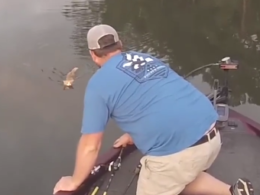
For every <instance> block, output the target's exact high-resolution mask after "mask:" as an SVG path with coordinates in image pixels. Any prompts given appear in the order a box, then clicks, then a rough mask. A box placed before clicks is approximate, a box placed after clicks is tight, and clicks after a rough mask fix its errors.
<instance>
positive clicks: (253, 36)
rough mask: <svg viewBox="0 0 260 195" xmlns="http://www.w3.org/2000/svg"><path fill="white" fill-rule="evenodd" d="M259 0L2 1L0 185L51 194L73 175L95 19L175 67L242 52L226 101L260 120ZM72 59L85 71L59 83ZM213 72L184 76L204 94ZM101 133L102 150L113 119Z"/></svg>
mask: <svg viewBox="0 0 260 195" xmlns="http://www.w3.org/2000/svg"><path fill="white" fill-rule="evenodd" d="M259 7H260V2H259V1H258V0H250V1H249V0H240V1H237V0H230V1H228V2H227V1H225V0H212V1H207V0H200V1H199V0H193V1H192V0H189V1H188V0H181V1H179V0H178V1H177V0H174V1H166V0H164V1H163V0H158V1H148V0H142V1H140V0H139V1H138V0H131V1H122V0H108V1H69V0H55V1H52V0H38V1H34V0H21V1H16V0H8V1H7V0H0V24H1V28H0V51H1V52H0V94H1V96H0V110H1V112H0V127H1V130H0V156H1V160H0V168H1V175H0V178H1V183H0V189H1V192H2V193H4V194H6V195H9V194H10V195H13V194H16V193H19V194H29V195H31V194H38V195H43V194H51V192H52V188H53V186H54V184H55V183H56V181H57V180H58V179H59V177H60V176H62V175H71V174H72V170H73V165H74V157H75V149H76V144H77V140H78V138H79V136H80V127H81V117H82V105H83V95H84V91H85V86H86V83H87V81H88V79H89V78H90V76H91V75H92V74H93V72H94V71H95V70H96V67H95V65H94V64H93V63H92V62H91V60H90V58H89V56H88V51H87V48H86V40H85V36H86V32H87V30H88V29H89V28H90V27H91V26H93V25H95V24H98V23H107V24H110V25H113V26H114V27H115V28H116V29H117V30H118V31H119V32H120V35H121V37H122V40H123V42H124V46H125V47H126V49H134V50H138V51H142V52H149V53H152V54H153V55H155V56H157V57H159V58H161V59H163V60H164V61H166V62H168V63H169V64H170V65H171V66H172V68H173V69H174V70H176V71H177V72H178V73H180V74H186V73H188V72H189V71H191V70H192V69H194V68H196V67H199V66H201V65H204V64H207V63H212V62H216V61H218V60H219V59H221V58H222V57H225V56H232V57H234V58H236V59H238V60H240V62H241V66H240V70H238V71H235V72H232V73H231V85H232V89H233V92H232V99H231V102H232V105H233V106H234V107H235V109H237V110H239V111H240V112H242V113H244V114H246V115H248V116H249V117H251V118H253V119H255V120H257V119H258V121H259V117H257V116H259V115H260V106H259V105H260V92H259V73H260V71H259V70H260V42H259V39H260V38H259V36H260V22H259V20H260V15H259V14H260V12H259V9H258V8H259ZM74 66H78V67H79V68H80V71H81V72H80V73H81V74H85V76H84V77H82V78H81V79H80V80H78V81H76V84H75V89H74V90H68V91H63V90H62V86H60V85H59V84H58V83H57V82H55V81H56V80H58V79H59V78H58V76H57V74H56V73H55V74H54V73H52V70H53V68H55V69H57V71H56V72H59V71H62V72H66V71H68V70H70V69H71V68H72V67H74ZM41 69H43V72H42V71H41ZM48 77H51V78H52V80H54V81H50V80H49V79H48ZM214 78H223V73H222V72H221V71H220V70H218V69H217V68H214V69H210V70H205V71H202V72H198V73H197V74H196V75H194V77H192V78H190V81H191V82H192V83H194V85H195V86H197V87H198V88H199V89H201V90H202V91H203V92H205V93H206V92H209V91H210V89H211V84H212V83H213V79H214ZM259 122H260V121H259ZM107 132H110V133H109V135H106V136H105V137H106V139H105V141H104V144H103V149H102V151H105V150H107V149H108V148H109V147H110V145H111V144H112V142H113V140H114V139H115V138H116V137H117V136H118V135H119V134H120V131H119V130H118V128H116V127H115V125H114V124H113V122H111V123H110V124H109V125H108V131H107Z"/></svg>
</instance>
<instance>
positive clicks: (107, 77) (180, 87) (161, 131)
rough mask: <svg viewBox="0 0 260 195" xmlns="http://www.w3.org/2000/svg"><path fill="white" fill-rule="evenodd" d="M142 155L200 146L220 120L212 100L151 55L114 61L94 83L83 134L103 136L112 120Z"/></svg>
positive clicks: (134, 54)
mask: <svg viewBox="0 0 260 195" xmlns="http://www.w3.org/2000/svg"><path fill="white" fill-rule="evenodd" d="M110 117H111V118H113V119H114V120H115V121H116V123H117V124H118V125H119V127H120V128H121V129H122V130H123V131H124V132H126V133H129V134H130V135H131V136H132V138H133V140H134V143H135V145H136V146H137V148H138V149H139V150H140V151H141V152H142V153H143V154H148V155H153V156H163V155H169V154H173V153H176V152H179V151H181V150H183V149H185V148H188V147H189V146H191V145H192V144H194V143H195V142H196V141H198V140H199V139H200V138H201V137H202V136H203V135H204V134H205V132H206V131H207V130H208V129H209V128H210V126H211V125H212V124H213V123H214V122H215V121H216V120H217V118H218V115H217V113H216V111H215V110H214V107H213V106H212V104H211V102H210V101H209V100H208V98H207V97H206V96H205V95H204V94H202V93H201V92H200V91H199V90H197V89H196V88H195V87H194V86H192V84H190V83H189V82H188V81H186V80H185V79H183V78H182V77H180V76H179V75H178V74H177V73H175V72H174V71H173V70H171V69H170V67H169V66H168V65H167V64H165V63H163V62H162V61H160V60H159V59H157V58H155V57H152V56H150V55H148V54H143V53H138V52H126V53H120V54H118V55H115V56H113V57H112V58H111V59H109V61H107V62H106V64H104V65H103V66H102V67H101V68H100V69H99V70H98V71H97V72H96V73H95V74H94V75H93V76H92V78H91V79H90V80H89V82H88V86H87V89H86V92H85V99H84V114H83V125H82V130H81V132H82V133H83V134H91V133H97V132H102V131H104V129H105V126H106V124H107V122H108V120H109V118H110Z"/></svg>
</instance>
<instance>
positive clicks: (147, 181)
mask: <svg viewBox="0 0 260 195" xmlns="http://www.w3.org/2000/svg"><path fill="white" fill-rule="evenodd" d="M213 130H215V131H216V129H215V128H214V129H213ZM220 148H221V138H220V134H219V132H218V133H217V135H216V136H215V137H214V138H213V139H212V140H210V141H209V142H206V143H204V144H201V145H197V146H194V147H190V148H187V149H185V150H183V151H181V152H178V153H175V154H171V155H167V156H144V157H143V158H142V159H141V164H142V169H141V171H140V175H139V180H138V185H137V195H178V194H180V193H181V192H182V191H183V190H184V188H185V186H186V185H187V184H189V183H191V182H192V181H193V180H195V179H196V177H197V176H198V175H199V174H200V173H201V172H203V171H205V170H207V169H208V168H209V167H210V166H211V165H212V163H213V162H214V160H215V159H216V157H217V156H218V154H219V151H220Z"/></svg>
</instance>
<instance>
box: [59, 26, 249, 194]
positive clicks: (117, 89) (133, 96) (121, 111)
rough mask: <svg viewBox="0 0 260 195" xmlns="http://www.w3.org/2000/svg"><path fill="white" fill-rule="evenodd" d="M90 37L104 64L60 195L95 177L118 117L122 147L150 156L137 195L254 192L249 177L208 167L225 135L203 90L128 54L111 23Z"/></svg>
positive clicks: (91, 85)
mask: <svg viewBox="0 0 260 195" xmlns="http://www.w3.org/2000/svg"><path fill="white" fill-rule="evenodd" d="M87 41H88V47H89V51H90V55H91V57H92V59H93V61H94V62H95V63H96V64H97V65H98V66H99V67H100V69H99V70H98V71H97V72H96V73H95V74H94V75H93V77H92V78H91V79H90V81H89V82H88V86H87V89H86V93H85V99H84V116H83V125H82V130H81V132H82V136H81V138H80V140H79V145H78V150H77V157H76V166H75V170H74V174H73V176H67V177H63V178H61V179H60V181H59V182H58V183H57V184H56V186H55V188H54V193H56V192H57V191H72V190H75V189H76V188H77V187H78V186H79V185H80V184H81V183H82V182H83V181H84V180H85V179H86V178H87V177H88V175H89V174H90V172H91V169H92V168H93V166H94V164H95V162H96V159H97V157H98V153H99V150H100V147H101V142H102V138H103V131H104V129H105V127H106V124H107V122H108V120H109V118H110V117H111V118H113V119H114V120H115V121H116V122H117V124H118V125H119V126H120V127H121V129H122V130H123V131H124V132H125V133H126V134H124V135H123V136H122V137H120V138H119V139H118V140H117V141H116V142H115V144H114V147H121V146H125V145H127V144H133V143H134V144H135V145H136V146H137V148H138V149H139V150H140V151H141V152H142V153H143V154H144V157H143V158H142V159H141V164H142V169H141V172H140V176H139V181H138V186H137V195H178V194H180V193H183V194H189V195H193V194H194V195H197V194H202V195H203V194H205V195H207V194H210V195H253V189H252V185H251V183H250V181H249V180H247V179H238V180H237V181H236V182H235V183H234V184H233V185H228V184H225V183H223V182H221V181H219V180H217V179H216V178H214V177H212V176H211V175H209V174H208V173H205V172H203V171H204V170H207V169H208V168H209V167H210V166H211V165H212V163H213V162H214V160H215V159H216V157H217V155H218V153H219V151H220V148H221V140H220V134H219V132H218V130H217V129H216V128H215V123H216V120H217V118H218V115H217V113H216V112H215V110H214V108H213V106H212V105H211V102H210V101H209V100H208V99H207V98H206V97H205V96H204V95H203V94H202V93H201V92H199V91H198V90H197V89H196V88H194V87H193V86H192V85H191V84H190V83H189V82H187V81H186V80H184V79H183V78H182V77H180V76H179V75H178V74H176V73H175V72H174V71H173V70H171V69H170V68H169V66H168V65H166V64H164V63H163V62H162V61H160V60H159V59H157V58H155V57H153V56H150V55H149V54H144V53H138V52H133V51H129V52H122V43H121V41H120V39H119V37H118V34H117V32H116V31H115V30H114V29H113V28H112V27H111V26H108V25H97V26H94V27H93V28H92V29H90V30H89V32H88V35H87Z"/></svg>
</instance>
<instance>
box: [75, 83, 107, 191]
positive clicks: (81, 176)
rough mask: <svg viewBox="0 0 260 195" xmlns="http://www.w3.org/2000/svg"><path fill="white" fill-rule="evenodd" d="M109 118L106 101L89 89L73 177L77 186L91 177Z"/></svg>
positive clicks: (86, 94) (85, 100)
mask: <svg viewBox="0 0 260 195" xmlns="http://www.w3.org/2000/svg"><path fill="white" fill-rule="evenodd" d="M109 116H110V113H109V109H108V107H107V105H106V102H105V100H104V99H103V98H102V97H101V96H100V95H99V94H98V93H97V92H96V91H95V90H94V89H91V88H90V87H88V88H87V90H86V93H85V98H84V111H83V121H82V129H81V133H82V136H81V138H80V140H79V144H78V149H77V155H76V163H75V169H74V173H73V176H72V179H73V182H74V183H75V185H77V186H79V185H80V184H81V183H82V182H83V181H84V180H85V179H86V178H87V177H88V176H89V174H90V172H91V170H92V168H93V167H94V165H95V162H96V160H97V157H98V153H99V150H100V147H101V142H102V138H103V131H104V129H105V126H106V124H107V122H108V119H109Z"/></svg>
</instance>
